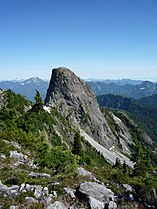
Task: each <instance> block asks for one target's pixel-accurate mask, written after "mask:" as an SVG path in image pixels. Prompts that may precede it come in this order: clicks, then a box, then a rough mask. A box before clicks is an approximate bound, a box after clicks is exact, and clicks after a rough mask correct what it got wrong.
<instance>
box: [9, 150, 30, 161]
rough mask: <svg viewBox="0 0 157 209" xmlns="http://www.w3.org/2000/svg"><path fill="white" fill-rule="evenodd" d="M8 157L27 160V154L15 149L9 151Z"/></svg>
mask: <svg viewBox="0 0 157 209" xmlns="http://www.w3.org/2000/svg"><path fill="white" fill-rule="evenodd" d="M10 157H11V158H14V159H17V160H19V161H22V162H27V155H23V154H22V153H18V152H17V151H10Z"/></svg>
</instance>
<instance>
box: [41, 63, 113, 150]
mask: <svg viewBox="0 0 157 209" xmlns="http://www.w3.org/2000/svg"><path fill="white" fill-rule="evenodd" d="M45 105H46V106H50V107H55V108H56V109H57V110H58V111H60V112H61V113H62V114H63V115H64V116H65V117H69V119H70V120H71V121H72V122H73V123H74V124H76V125H77V126H80V127H81V128H82V129H84V130H85V131H86V132H87V133H88V134H89V135H90V136H92V137H93V138H95V139H96V140H97V141H98V142H100V143H101V144H102V145H104V146H106V147H111V146H112V145H113V144H114V141H115V137H114V135H113V134H112V132H111V130H110V128H109V126H108V124H107V122H106V120H105V118H104V116H103V114H102V113H101V111H100V109H99V105H98V103H97V101H96V97H95V94H94V93H93V91H92V90H91V89H90V88H89V86H88V85H87V84H85V83H84V82H83V81H82V80H81V79H80V78H79V77H77V76H76V75H75V74H74V73H73V72H72V71H70V70H69V69H67V68H63V67H61V68H57V69H53V71H52V77H51V81H50V84H49V88H48V90H47V95H46V99H45Z"/></svg>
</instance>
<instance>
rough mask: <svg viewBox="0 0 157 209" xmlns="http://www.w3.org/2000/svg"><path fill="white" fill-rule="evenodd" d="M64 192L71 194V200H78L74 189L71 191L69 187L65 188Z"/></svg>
mask: <svg viewBox="0 0 157 209" xmlns="http://www.w3.org/2000/svg"><path fill="white" fill-rule="evenodd" d="M64 191H65V192H66V193H67V194H69V195H70V196H71V198H73V199H74V198H76V196H75V192H76V191H75V190H74V189H71V188H68V187H64Z"/></svg>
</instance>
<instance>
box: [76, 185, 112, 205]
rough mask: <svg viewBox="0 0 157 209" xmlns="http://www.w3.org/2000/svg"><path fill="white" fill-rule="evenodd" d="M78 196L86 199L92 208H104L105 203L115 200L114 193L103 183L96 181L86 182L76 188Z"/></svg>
mask: <svg viewBox="0 0 157 209" xmlns="http://www.w3.org/2000/svg"><path fill="white" fill-rule="evenodd" d="M76 196H77V197H79V198H80V199H85V200H87V202H88V203H89V206H90V208H91V209H94V208H100V209H103V208H104V206H105V204H109V202H110V200H111V199H112V200H114V193H113V192H112V191H111V190H110V189H108V188H106V187H105V186H104V185H102V184H98V183H96V182H84V183H81V184H80V186H79V187H78V188H77V190H76Z"/></svg>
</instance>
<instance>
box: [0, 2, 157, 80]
mask: <svg viewBox="0 0 157 209" xmlns="http://www.w3.org/2000/svg"><path fill="white" fill-rule="evenodd" d="M59 66H65V67H67V68H69V69H71V70H72V71H74V72H75V73H76V74H77V75H78V76H80V77H81V78H99V79H120V78H130V79H143V80H152V81H157V0H0V80H6V79H15V78H29V77H32V76H38V77H40V78H43V79H48V78H50V75H51V69H52V68H55V67H59Z"/></svg>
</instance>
